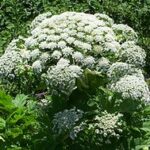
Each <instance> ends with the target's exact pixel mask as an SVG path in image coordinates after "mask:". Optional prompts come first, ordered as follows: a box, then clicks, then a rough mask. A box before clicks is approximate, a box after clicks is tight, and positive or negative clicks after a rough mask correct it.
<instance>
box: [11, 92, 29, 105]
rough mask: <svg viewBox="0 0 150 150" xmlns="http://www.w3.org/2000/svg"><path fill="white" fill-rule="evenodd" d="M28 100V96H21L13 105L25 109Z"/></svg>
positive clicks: (18, 96) (17, 97)
mask: <svg viewBox="0 0 150 150" xmlns="http://www.w3.org/2000/svg"><path fill="white" fill-rule="evenodd" d="M27 98H28V96H26V95H24V94H19V95H17V96H16V98H15V99H14V100H13V103H14V105H15V106H16V107H23V106H24V105H25V104H26V100H27Z"/></svg>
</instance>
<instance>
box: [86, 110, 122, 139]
mask: <svg viewBox="0 0 150 150" xmlns="http://www.w3.org/2000/svg"><path fill="white" fill-rule="evenodd" d="M121 117H122V114H110V113H107V112H106V111H105V112H103V113H102V116H96V117H95V118H94V123H90V124H89V127H88V128H89V130H94V131H95V134H97V135H99V136H102V138H105V140H106V139H109V138H117V139H119V138H120V134H121V133H122V126H123V122H122V120H121Z"/></svg>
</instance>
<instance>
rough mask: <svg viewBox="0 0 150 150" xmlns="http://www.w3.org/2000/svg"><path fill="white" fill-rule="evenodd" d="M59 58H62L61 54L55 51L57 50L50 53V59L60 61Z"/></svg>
mask: <svg viewBox="0 0 150 150" xmlns="http://www.w3.org/2000/svg"><path fill="white" fill-rule="evenodd" d="M61 56H62V54H61V52H60V51H57V50H55V51H54V52H53V53H52V55H51V57H52V58H53V59H60V57H61Z"/></svg>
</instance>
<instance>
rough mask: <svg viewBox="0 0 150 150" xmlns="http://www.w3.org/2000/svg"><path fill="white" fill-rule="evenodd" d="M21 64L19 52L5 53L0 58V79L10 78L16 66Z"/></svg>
mask: <svg viewBox="0 0 150 150" xmlns="http://www.w3.org/2000/svg"><path fill="white" fill-rule="evenodd" d="M21 63H22V58H21V56H20V53H19V52H17V51H10V52H5V53H4V55H2V56H1V58H0V78H6V77H9V76H12V75H13V73H14V70H15V69H16V67H17V65H19V64H21ZM13 76H14V75H13Z"/></svg>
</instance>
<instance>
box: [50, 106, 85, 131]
mask: <svg viewBox="0 0 150 150" xmlns="http://www.w3.org/2000/svg"><path fill="white" fill-rule="evenodd" d="M83 113H84V112H83V111H82V110H79V109H76V108H72V109H69V110H68V109H65V110H64V111H62V112H58V113H56V114H55V115H54V119H53V121H52V122H53V131H54V132H55V133H57V134H62V133H65V132H66V131H71V130H72V129H73V127H74V126H75V125H76V123H77V122H78V121H79V120H80V119H81V118H82V117H83Z"/></svg>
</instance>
